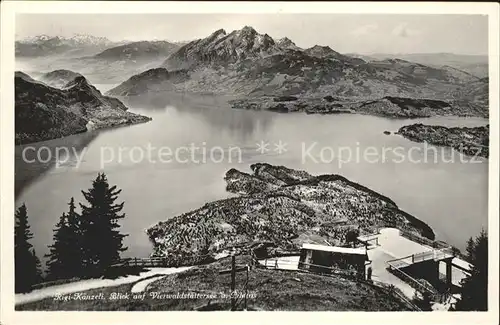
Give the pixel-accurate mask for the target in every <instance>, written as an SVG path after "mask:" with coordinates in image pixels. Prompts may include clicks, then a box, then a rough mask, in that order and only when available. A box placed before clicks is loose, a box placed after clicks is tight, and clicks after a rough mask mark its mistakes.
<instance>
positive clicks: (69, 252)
mask: <svg viewBox="0 0 500 325" xmlns="http://www.w3.org/2000/svg"><path fill="white" fill-rule="evenodd" d="M68 205H69V211H68V213H63V214H62V216H61V218H60V219H59V222H58V223H57V224H56V228H55V229H54V243H53V244H52V245H51V246H49V248H50V253H49V254H48V255H47V257H48V261H47V267H48V276H49V278H51V279H66V278H71V277H75V276H80V275H81V274H82V258H81V255H82V254H81V250H82V249H81V230H80V220H79V218H80V216H79V215H78V213H77V212H76V211H75V208H76V207H75V200H74V198H71V200H70V202H69V204H68Z"/></svg>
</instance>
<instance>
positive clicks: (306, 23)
mask: <svg viewBox="0 0 500 325" xmlns="http://www.w3.org/2000/svg"><path fill="white" fill-rule="evenodd" d="M244 26H252V27H253V28H255V29H256V30H257V32H259V33H261V34H264V33H267V34H268V35H269V36H271V37H273V38H275V39H277V38H281V37H284V36H286V37H288V38H290V39H291V40H292V41H294V42H295V43H296V44H297V46H300V47H304V48H307V47H311V46H314V45H323V46H324V45H328V46H330V47H331V48H332V49H334V50H336V51H338V52H341V53H359V54H373V53H391V54H406V53H455V54H474V55H487V54H488V18H487V16H481V15H443V14H435V15H432V14H425V15H424V14H420V15H403V14H393V15H389V14H384V15H382V14H135V15H133V14H97V15H96V14H18V15H17V16H16V38H24V37H29V36H35V35H40V34H47V35H50V36H56V35H59V36H72V35H74V34H90V35H94V36H102V37H107V38H108V39H110V40H113V41H121V40H130V41H137V40H152V39H159V40H169V41H186V40H193V39H198V38H204V37H207V36H208V35H210V34H211V33H212V32H214V31H215V30H217V29H221V28H223V29H225V30H226V31H227V32H231V31H232V30H235V29H241V28H242V27H244Z"/></svg>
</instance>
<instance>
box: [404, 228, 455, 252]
mask: <svg viewBox="0 0 500 325" xmlns="http://www.w3.org/2000/svg"><path fill="white" fill-rule="evenodd" d="M399 233H400V235H401V236H403V237H405V238H408V239H409V240H411V241H414V242H416V243H419V244H422V245H426V246H430V247H432V248H437V249H446V248H451V246H450V245H448V244H446V243H442V242H439V241H434V240H430V239H429V238H425V237H422V236H419V235H416V234H414V233H411V232H408V231H405V230H399Z"/></svg>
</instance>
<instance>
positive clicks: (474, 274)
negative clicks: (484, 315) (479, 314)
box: [456, 230, 488, 311]
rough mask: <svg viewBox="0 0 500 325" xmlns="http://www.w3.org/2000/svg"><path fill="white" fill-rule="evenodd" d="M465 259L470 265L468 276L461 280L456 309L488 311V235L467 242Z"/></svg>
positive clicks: (484, 234)
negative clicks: (459, 295)
mask: <svg viewBox="0 0 500 325" xmlns="http://www.w3.org/2000/svg"><path fill="white" fill-rule="evenodd" d="M467 255H468V256H467V258H468V259H469V261H470V263H471V264H472V270H471V274H470V276H468V277H466V278H465V279H463V280H462V282H461V284H462V288H461V292H460V293H461V298H460V300H459V301H458V302H457V304H456V309H457V310H461V311H469V310H478V311H486V310H488V234H487V233H486V232H485V231H484V230H482V231H481V233H480V234H479V236H477V237H476V238H475V240H472V238H471V239H470V240H469V241H468V242H467Z"/></svg>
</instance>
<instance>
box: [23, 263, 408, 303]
mask: <svg viewBox="0 0 500 325" xmlns="http://www.w3.org/2000/svg"><path fill="white" fill-rule="evenodd" d="M237 263H238V264H245V263H248V258H246V257H238V258H237ZM229 267H230V259H229V258H225V259H223V260H220V261H218V262H215V263H212V264H210V265H206V266H200V267H197V268H193V269H191V270H189V271H187V272H184V273H179V274H174V275H169V276H166V277H165V278H162V279H160V280H158V281H156V282H153V283H152V284H150V285H149V287H148V288H147V291H148V292H147V294H146V295H145V298H144V300H141V299H133V298H132V297H131V298H130V299H120V300H111V299H105V300H88V301H82V300H70V301H54V299H52V298H48V299H44V300H41V301H38V302H33V303H28V304H25V305H21V306H18V307H17V308H16V309H17V310H193V309H196V308H200V307H202V306H205V305H206V304H207V303H208V300H207V299H153V298H152V297H151V293H152V292H159V293H161V294H177V293H214V294H215V293H221V292H224V293H226V294H227V293H229V289H230V274H223V275H220V274H219V271H220V270H224V269H228V268H229ZM245 280H246V272H239V273H237V275H236V290H242V288H243V283H244V281H245ZM132 286H133V284H126V285H121V286H117V287H111V288H101V289H95V290H89V291H87V292H85V293H87V294H89V295H96V294H99V293H101V292H102V293H104V295H105V296H106V297H109V295H110V294H111V293H117V292H119V293H123V294H125V293H129V292H130V289H131V288H132ZM248 290H249V293H251V294H254V298H251V299H249V300H248V306H249V307H250V308H251V309H254V310H307V311H314V310H324V311H376V310H382V311H394V310H408V309H407V308H406V307H405V306H404V305H403V304H402V303H400V302H399V301H398V300H396V299H395V298H393V297H392V296H390V295H388V294H386V293H384V292H383V291H382V290H380V289H378V288H377V287H374V286H372V285H369V284H366V283H361V282H356V281H352V280H349V279H344V278H341V277H327V276H320V275H316V274H306V273H298V272H289V271H274V270H264V269H255V268H254V269H252V270H251V271H250V273H249V285H248ZM211 304H212V305H215V306H217V308H215V309H222V310H229V307H230V300H229V299H227V298H226V299H217V300H212V301H211ZM240 306H241V305H240Z"/></svg>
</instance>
